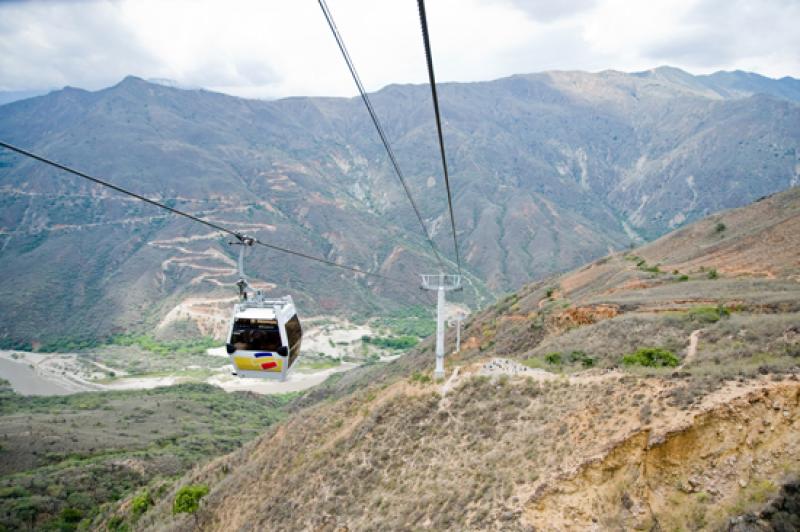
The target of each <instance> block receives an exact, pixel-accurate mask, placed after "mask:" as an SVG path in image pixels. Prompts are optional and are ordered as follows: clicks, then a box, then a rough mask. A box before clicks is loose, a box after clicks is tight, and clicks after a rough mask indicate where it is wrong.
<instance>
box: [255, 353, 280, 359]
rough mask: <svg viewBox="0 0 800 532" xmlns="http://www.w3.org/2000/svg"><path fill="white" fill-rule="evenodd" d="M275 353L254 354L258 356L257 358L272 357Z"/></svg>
mask: <svg viewBox="0 0 800 532" xmlns="http://www.w3.org/2000/svg"><path fill="white" fill-rule="evenodd" d="M274 354H275V353H256V354H255V355H253V356H254V357H256V358H261V357H271V356H272V355H274Z"/></svg>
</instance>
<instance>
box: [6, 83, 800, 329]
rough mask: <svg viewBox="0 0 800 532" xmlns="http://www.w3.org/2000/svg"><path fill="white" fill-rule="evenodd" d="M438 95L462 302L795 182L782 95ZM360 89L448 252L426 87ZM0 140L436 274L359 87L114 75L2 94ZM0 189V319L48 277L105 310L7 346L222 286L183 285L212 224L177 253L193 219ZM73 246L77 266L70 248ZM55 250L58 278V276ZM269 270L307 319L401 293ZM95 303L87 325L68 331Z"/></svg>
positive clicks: (30, 175) (644, 89)
mask: <svg viewBox="0 0 800 532" xmlns="http://www.w3.org/2000/svg"><path fill="white" fill-rule="evenodd" d="M687 75H688V74H687ZM631 88H633V89H635V90H634V91H633V92H631ZM440 93H441V98H442V112H443V116H444V120H445V142H446V145H447V146H448V157H449V160H450V166H451V172H452V176H453V186H454V189H453V194H454V201H455V204H454V207H455V212H456V224H457V228H458V231H459V235H458V238H459V241H460V243H461V248H462V251H463V254H464V258H465V268H466V271H467V272H468V273H469V274H471V275H472V276H473V278H472V281H473V282H472V284H473V285H474V286H475V287H476V288H475V291H474V292H473V293H471V294H469V300H471V301H487V298H488V297H490V294H491V293H499V292H502V291H505V290H509V289H511V288H514V287H516V286H519V285H520V284H522V283H524V282H527V281H530V280H531V279H533V278H537V277H541V276H544V275H548V274H550V273H552V272H556V271H564V270H566V269H569V268H570V267H573V266H575V265H577V264H580V263H583V262H585V261H587V260H590V259H591V258H593V257H598V256H602V255H603V254H605V253H606V252H607V251H608V249H609V248H611V249H621V248H624V247H625V246H628V245H629V244H630V243H631V242H632V241H633V240H636V238H637V237H638V236H641V237H644V238H645V239H651V238H654V237H657V236H660V235H661V234H662V233H663V232H664V231H667V230H669V229H670V228H674V227H677V226H680V225H682V224H685V223H687V222H690V221H692V220H694V219H697V218H698V217H701V216H704V215H707V214H709V213H711V212H714V211H717V210H719V209H722V208H727V207H734V206H737V205H741V204H744V203H746V202H748V201H751V200H753V199H755V198H757V197H760V196H763V195H765V194H769V193H773V192H776V191H778V190H781V189H783V188H786V187H787V186H790V185H791V184H793V183H795V182H796V181H798V180H799V179H800V146H799V145H798V139H800V126H798V124H800V107H798V105H797V104H796V103H794V102H792V101H790V100H787V99H782V98H774V97H764V96H750V97H747V98H735V99H731V98H728V99H724V98H723V99H720V98H709V97H705V96H699V95H697V94H695V93H691V94H689V95H687V94H685V91H683V90H681V91H677V92H676V91H675V89H674V87H672V86H671V85H665V84H664V83H662V82H658V83H655V84H654V83H651V82H649V81H647V80H646V79H645V80H642V79H640V78H637V77H636V76H633V75H626V74H614V75H613V76H605V77H604V76H603V75H601V74H586V73H577V74H576V73H571V74H558V73H550V74H548V73H544V74H535V75H532V76H514V77H510V78H505V79H501V80H497V81H493V82H481V83H463V84H442V86H441V90H440ZM372 98H373V102H374V104H375V107H376V109H377V111H378V113H379V115H380V116H381V118H382V121H383V122H384V124H385V127H386V130H387V133H388V134H389V136H390V138H391V140H392V142H393V145H394V148H395V151H396V153H397V154H398V157H399V158H400V161H401V166H402V167H403V170H404V172H405V173H406V174H407V177H408V180H409V183H410V186H411V188H412V190H413V192H414V194H415V196H416V197H417V199H418V202H419V204H420V208H421V210H422V212H423V216H424V218H425V221H426V224H427V225H428V226H429V228H430V229H431V233H432V234H433V237H434V240H435V242H436V243H437V244H438V246H439V248H440V249H441V250H443V252H444V254H445V256H446V257H447V258H448V259H449V260H451V261H452V260H453V259H454V257H453V256H452V242H451V236H450V235H449V232H448V227H447V224H445V223H443V222H444V221H445V220H446V210H445V206H446V202H445V196H444V189H443V186H442V183H441V179H440V178H439V177H437V176H439V172H440V170H439V165H440V162H439V161H438V153H437V152H436V150H435V146H436V136H435V129H434V127H433V121H432V116H431V109H430V102H429V100H428V98H429V91H428V90H427V89H426V88H425V87H424V86H390V87H386V88H384V89H382V90H381V91H378V92H376V93H375V94H373V95H372ZM0 137H2V138H4V139H6V140H8V141H10V142H12V143H16V144H19V145H21V146H22V147H25V148H29V149H32V150H33V151H39V152H42V153H43V154H44V155H46V156H49V157H52V158H54V159H57V160H59V161H60V162H64V163H66V164H72V165H75V166H78V167H79V168H80V169H82V170H85V171H87V172H89V173H93V174H97V175H99V176H103V177H105V178H108V179H110V180H111V181H114V182H118V183H120V184H121V185H123V186H128V187H130V188H132V189H135V190H136V191H138V192H142V193H144V194H150V195H153V196H154V197H158V198H162V199H168V200H169V201H173V202H175V204H176V205H178V206H182V207H185V208H186V207H191V208H193V209H198V211H197V212H204V213H208V215H210V216H212V217H216V219H218V220H221V221H226V222H229V223H232V224H234V225H235V226H236V227H239V228H250V230H253V231H256V232H259V231H266V232H268V233H269V236H270V238H272V239H274V241H275V243H277V244H278V245H285V246H288V247H292V246H290V245H289V244H292V245H293V246H298V247H300V248H301V250H302V251H305V252H309V253H312V254H316V255H319V256H323V257H325V258H327V259H329V260H334V261H341V262H343V263H346V264H350V265H354V266H356V267H360V268H362V269H368V270H375V271H380V272H382V273H384V274H389V275H392V274H398V275H402V276H403V277H404V278H408V279H409V282H410V283H413V282H414V280H413V279H412V277H413V276H412V275H411V273H413V272H414V271H420V270H426V271H427V270H429V269H433V270H435V269H436V267H435V263H434V261H433V258H432V257H431V256H430V254H429V251H428V250H426V249H425V243H424V241H423V240H422V237H421V235H420V234H419V229H418V224H417V222H416V220H415V219H414V217H413V216H412V213H411V210H410V209H409V208H408V206H407V204H406V200H405V198H404V196H403V193H402V191H401V189H400V188H399V187H398V185H397V181H396V178H395V177H394V176H393V175H392V171H391V168H390V166H389V165H388V163H387V161H386V157H385V154H384V153H383V152H382V148H381V146H380V144H379V143H378V142H377V139H376V136H375V133H374V129H373V128H372V125H371V124H370V123H369V121H368V120H367V116H366V114H365V112H364V110H363V108H362V106H361V103H360V102H359V101H358V100H357V99H355V98H350V99H342V98H290V99H285V100H279V101H270V102H265V101H255V100H246V99H242V98H236V97H230V96H227V95H223V94H219V93H213V92H208V91H193V90H181V89H175V88H171V87H165V86H162V85H157V84H152V83H148V82H146V81H144V80H141V79H139V78H135V77H130V78H126V80H123V81H122V82H120V83H119V84H117V85H116V86H114V87H111V88H108V89H104V90H101V91H97V92H87V91H81V90H77V89H69V90H65V91H61V92H58V93H54V94H51V95H49V96H43V97H38V98H33V99H29V100H23V101H20V102H15V103H12V104H8V105H5V106H2V107H0ZM723 184H724V186H722V185H723ZM0 187H2V190H3V191H4V196H5V197H4V215H3V218H2V221H1V222H0V228H2V231H3V234H4V236H3V243H2V249H3V251H2V253H0V265H2V267H3V269H4V271H8V272H15V273H17V274H18V275H19V274H21V276H22V277H24V278H25V280H24V281H23V282H21V283H20V282H19V276H17V277H16V278H15V277H14V276H9V278H7V279H5V280H3V281H0V309H2V310H3V312H4V313H5V314H6V315H14V314H15V312H16V310H15V309H13V308H12V307H18V306H19V304H20V303H21V301H23V300H31V301H44V300H45V299H46V298H47V297H48V296H47V290H46V289H45V286H44V285H43V284H42V281H41V280H42V279H44V278H51V279H52V280H53V283H54V284H55V285H56V286H57V289H56V290H57V292H58V293H61V294H63V295H64V297H65V298H66V299H72V298H74V297H75V296H76V294H78V295H79V294H81V293H87V290H88V291H90V292H91V293H92V294H93V296H92V297H91V298H89V299H88V300H87V301H88V302H89V303H90V306H91V304H92V303H91V302H96V303H93V304H95V305H101V307H97V308H94V309H87V311H86V312H87V313H86V314H84V315H82V316H76V321H75V322H70V323H69V327H67V326H66V325H67V324H66V323H65V325H64V327H57V326H55V325H53V322H52V320H46V319H45V316H46V311H48V309H47V308H46V307H44V306H42V307H41V308H38V309H37V310H35V312H34V315H35V316H36V318H35V319H34V320H33V324H32V325H31V326H25V325H23V326H22V329H21V330H20V332H15V331H11V330H10V329H9V328H8V327H6V329H5V330H3V331H0V335H5V336H6V337H7V338H10V336H9V335H12V336H13V335H16V338H14V339H15V340H26V341H30V340H35V341H42V340H44V339H46V338H45V337H51V338H52V337H54V336H57V335H61V334H64V331H67V330H72V331H76V333H77V332H78V331H79V332H80V334H88V335H102V334H105V333H104V331H110V330H126V329H130V328H139V329H142V328H144V329H147V328H148V327H152V326H153V323H158V321H159V320H160V317H161V316H163V315H164V314H166V313H167V312H169V310H170V309H171V308H173V307H174V306H175V305H177V304H178V303H179V302H180V300H181V299H182V298H185V297H187V296H189V295H192V294H197V293H202V294H204V295H208V294H212V295H213V294H221V293H222V287H221V286H220V285H218V284H217V283H223V284H224V283H225V282H231V281H232V280H233V279H232V277H224V276H221V277H217V278H214V279H215V281H214V282H211V281H210V280H209V279H211V278H209V277H205V278H199V277H198V276H192V275H189V273H190V271H191V269H194V270H195V271H206V272H211V269H214V268H217V269H220V268H222V267H223V266H224V265H223V264H221V263H212V262H213V261H212V262H209V261H210V260H211V259H210V257H211V256H210V255H208V254H207V252H208V251H209V249H212V250H214V251H213V253H217V252H220V253H221V254H222V255H227V256H230V250H227V249H226V246H225V245H224V242H223V241H222V239H221V237H220V236H219V235H217V236H213V235H212V236H208V237H207V238H206V239H205V240H204V241H203V240H201V241H189V242H188V243H187V246H185V249H186V250H187V251H188V252H189V254H188V255H187V254H186V253H184V252H183V251H180V250H178V249H177V248H176V247H175V246H171V247H170V246H167V247H164V246H161V247H158V246H153V245H150V244H148V242H152V241H154V240H155V241H170V242H175V238H187V237H189V236H191V235H193V234H195V231H196V229H192V228H191V226H189V225H186V224H185V223H184V222H182V221H179V220H172V219H163V218H158V217H152V216H154V215H155V213H153V214H151V213H150V211H145V210H143V209H142V208H140V207H138V206H135V205H132V204H130V202H127V201H125V200H123V199H122V198H116V197H114V196H111V195H108V194H106V193H102V192H98V191H94V190H92V189H89V188H87V187H86V186H85V185H84V184H82V183H77V182H75V181H74V180H71V178H66V179H64V178H62V177H61V176H58V175H56V174H54V173H53V172H51V171H50V170H48V169H45V168H43V167H41V166H38V165H37V164H36V163H32V162H28V161H22V160H20V159H17V158H15V157H13V156H11V155H9V154H8V153H0ZM79 201H80V202H83V203H81V204H80V205H82V207H80V208H79V203H78V202H79ZM125 220H127V221H126V222H125V223H120V221H125ZM156 222H157V224H156V225H153V224H154V223H156ZM331 228H333V230H331ZM135 232H138V235H137V236H134V235H135V234H136V233H135ZM262 236H263V237H264V238H266V237H267V233H263V235H262ZM124 242H131V243H132V242H136V244H132V245H124V244H123V243H124ZM92 244H93V245H94V246H95V248H100V249H113V250H114V251H113V252H112V253H110V254H108V253H106V252H105V251H97V250H96V249H92ZM209 246H210V247H209ZM77 249H82V250H83V251H82V252H81V256H72V255H73V254H72V253H71V251H70V250H77ZM120 253H122V255H120ZM53 257H62V258H63V260H65V263H66V264H70V269H71V272H72V273H73V274H74V275H71V276H69V277H67V276H66V275H65V272H62V271H60V270H56V269H55V268H53V267H52V266H51V264H52V260H53ZM101 257H102V258H101ZM390 258H391V260H389V259H390ZM398 259H400V260H398ZM269 261H270V262H269V264H260V263H259V262H254V263H252V268H253V273H254V274H255V275H256V276H258V277H260V278H262V279H264V280H265V281H268V282H271V283H274V284H277V285H278V286H280V287H282V289H284V290H288V291H292V292H294V293H295V294H296V295H297V299H298V301H300V303H301V306H303V307H305V308H308V309H310V310H311V311H314V312H318V311H321V310H324V309H329V310H333V309H336V310H343V309H347V311H348V312H353V309H356V310H355V312H356V313H361V314H367V315H369V314H370V313H373V312H375V311H380V309H386V308H387V307H389V308H391V307H396V306H397V305H401V306H402V305H404V304H409V303H410V302H412V301H416V298H417V297H418V296H412V295H411V294H409V293H406V292H407V291H404V290H400V289H399V288H398V287H395V288H388V287H384V286H378V285H376V284H374V283H370V282H368V281H364V280H361V279H358V278H356V277H348V276H345V277H342V276H341V275H340V274H339V273H335V272H330V271H324V270H319V269H317V268H315V267H312V266H311V265H307V264H302V263H297V262H292V261H290V260H288V259H285V260H284V259H283V258H278V257H271V258H269ZM161 264H168V267H167V270H166V271H161V269H160V268H161V267H160V265H161ZM181 264H184V265H185V266H181ZM110 265H114V266H113V267H114V268H117V270H110V269H108V268H109V266H110ZM309 278H310V279H318V281H317V282H315V283H314V284H313V285H312V284H311V283H310V282H309V281H307V280H306V279H309ZM185 283H189V284H188V285H187V284H185ZM192 283H193V284H192ZM20 286H22V287H23V291H22V292H23V293H24V295H20ZM118 297H119V298H121V299H123V300H124V299H126V298H130V299H131V300H132V301H140V303H139V305H140V306H139V307H137V308H141V309H145V308H148V309H150V310H148V311H147V312H146V314H147V317H144V316H142V317H140V318H139V319H133V320H132V318H131V317H130V314H128V315H126V316H124V317H120V316H121V315H122V314H123V312H122V308H121V306H120V305H118V304H114V305H113V306H114V307H116V310H109V307H108V306H109V304H110V301H109V300H113V299H116V298H118ZM35 305H37V304H35ZM101 308H102V309H103V310H102V312H101V310H100V309H101ZM50 310H52V309H50ZM71 312H72V311H67V310H66V309H64V310H59V311H58V313H57V316H59V317H62V316H68V315H71ZM97 315H102V316H103V319H102V320H100V322H98V323H96V324H95V323H92V325H91V326H87V325H85V324H84V323H86V322H91V321H92V320H87V319H86V318H87V317H88V316H97ZM68 321H69V320H68ZM36 331H44V332H46V333H47V334H44V335H42V334H40V333H37V332H36Z"/></svg>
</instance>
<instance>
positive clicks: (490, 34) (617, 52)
mask: <svg viewBox="0 0 800 532" xmlns="http://www.w3.org/2000/svg"><path fill="white" fill-rule="evenodd" d="M328 6H329V8H330V10H331V12H332V14H333V17H334V19H335V21H336V24H337V26H338V27H339V30H340V32H341V33H342V36H343V37H344V40H345V42H346V44H347V46H348V48H349V51H350V54H351V56H352V57H353V60H354V62H355V65H356V68H357V69H358V71H359V74H360V76H361V78H362V81H363V82H364V84H365V85H366V87H367V89H368V90H370V91H373V90H377V89H379V88H381V87H384V86H386V85H389V84H392V83H424V82H426V81H427V73H426V70H425V56H424V52H423V48H422V37H421V33H420V27H419V14H418V11H417V3H416V2H415V1H414V0H328ZM426 7H427V12H428V24H429V29H430V34H431V44H432V48H433V54H434V63H435V67H436V75H437V81H439V82H444V81H481V80H490V79H496V78H500V77H504V76H509V75H512V74H521V73H530V72H539V71H543V70H587V71H592V72H596V71H600V70H605V69H615V70H622V71H626V72H633V71H641V70H647V69H650V68H654V67H657V66H661V65H671V66H676V67H679V68H683V69H685V70H687V71H689V72H691V73H694V74H703V73H711V72H715V71H717V70H736V69H740V70H747V71H753V72H758V73H760V74H763V75H766V76H770V77H783V76H792V77H796V78H800V53H798V51H800V31H798V27H800V0H647V1H642V0H624V1H623V0H428V1H427V2H426ZM127 75H135V76H139V77H141V78H144V79H163V80H171V81H173V82H175V83H176V84H178V85H179V86H184V87H203V88H206V89H209V90H215V91H219V92H225V93H228V94H233V95H236V96H242V97H249V98H267V99H273V98H281V97H287V96H310V95H314V96H353V95H355V94H357V92H356V89H355V86H354V84H353V81H352V80H351V79H350V77H349V73H348V71H347V69H346V66H345V64H344V62H343V60H342V58H341V56H340V55H339V52H338V49H337V48H336V45H335V41H334V40H333V37H332V36H331V34H330V30H329V29H328V27H327V25H326V23H325V19H324V18H323V15H322V12H321V10H320V8H319V4H318V3H317V1H316V0H227V1H220V0H217V1H212V0H191V1H183V0H157V1H152V0H118V1H99V0H96V1H93V0H71V1H61V2H56V1H47V0H45V1H41V0H40V1H30V2H21V1H2V0H0V91H30V90H46V89H55V88H61V87H63V86H65V85H70V86H75V87H81V88H85V89H89V90H96V89H100V88H103V87H107V86H110V85H113V84H115V83H117V82H119V81H120V80H121V79H122V78H124V77H125V76H127Z"/></svg>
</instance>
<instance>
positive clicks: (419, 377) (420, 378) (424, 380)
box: [409, 371, 431, 384]
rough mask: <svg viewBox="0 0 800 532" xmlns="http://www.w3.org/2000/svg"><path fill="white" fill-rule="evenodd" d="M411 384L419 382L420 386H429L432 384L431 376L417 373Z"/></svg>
mask: <svg viewBox="0 0 800 532" xmlns="http://www.w3.org/2000/svg"><path fill="white" fill-rule="evenodd" d="M409 380H410V381H411V382H417V383H419V384H428V383H429V382H431V376H430V375H428V374H427V373H420V372H419V371H415V372H414V373H413V374H412V375H411V377H410V379H409Z"/></svg>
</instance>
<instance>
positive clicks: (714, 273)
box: [708, 268, 719, 279]
mask: <svg viewBox="0 0 800 532" xmlns="http://www.w3.org/2000/svg"><path fill="white" fill-rule="evenodd" d="M708 278H709V279H719V274H718V273H717V270H715V269H714V268H711V269H710V270H708Z"/></svg>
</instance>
